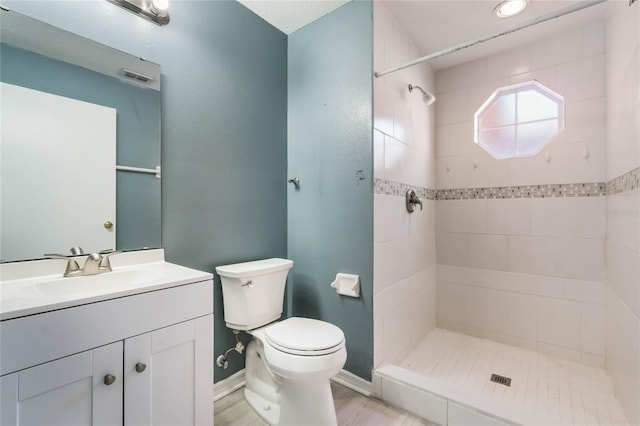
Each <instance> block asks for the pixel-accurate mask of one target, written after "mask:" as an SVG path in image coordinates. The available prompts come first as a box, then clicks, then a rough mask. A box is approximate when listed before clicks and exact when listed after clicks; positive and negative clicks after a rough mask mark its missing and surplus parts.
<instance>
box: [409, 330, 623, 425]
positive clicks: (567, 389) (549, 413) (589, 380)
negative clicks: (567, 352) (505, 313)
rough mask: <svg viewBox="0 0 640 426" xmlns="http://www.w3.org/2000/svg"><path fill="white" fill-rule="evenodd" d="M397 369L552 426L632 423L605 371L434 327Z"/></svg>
mask: <svg viewBox="0 0 640 426" xmlns="http://www.w3.org/2000/svg"><path fill="white" fill-rule="evenodd" d="M396 365H398V366H399V367H402V368H405V369H407V370H411V371H413V372H416V373H419V374H421V375H424V376H426V377H429V378H430V379H433V380H437V381H440V382H442V383H446V384H447V385H448V386H454V387H456V388H457V389H461V390H464V391H466V392H468V393H470V394H473V395H477V396H481V397H482V399H483V400H487V399H490V400H491V401H492V402H494V403H498V404H501V405H508V406H510V407H511V408H513V409H516V410H520V411H522V412H526V413H528V414H532V415H538V416H544V417H546V418H549V419H550V420H551V421H552V423H555V422H557V424H561V425H627V421H626V419H625V415H624V412H623V411H622V407H621V406H620V403H619V402H618V400H617V399H616V397H615V394H614V392H613V385H612V383H611V379H610V378H609V376H608V375H607V373H606V371H605V370H603V369H599V368H594V367H590V366H587V365H583V364H580V363H576V362H572V361H567V360H563V359H560V358H555V357H552V356H549V355H545V354H542V353H538V352H534V351H530V350H527V349H522V348H517V347H513V346H508V345H504V344H501V343H497V342H494V341H491V340H485V339H479V338H476V337H472V336H468V335H465V334H460V333H456V332H453V331H449V330H444V329H434V330H433V331H432V332H431V333H429V334H428V335H427V336H426V337H425V338H424V339H423V340H422V341H420V342H419V343H418V344H417V345H416V346H415V348H414V349H413V350H412V351H411V352H410V353H409V354H408V355H406V356H405V357H404V358H402V359H401V360H399V362H398V363H396ZM494 373H495V374H499V375H501V376H506V377H509V378H511V386H509V387H507V386H504V385H501V384H498V383H494V382H492V381H490V378H491V375H492V374H494Z"/></svg>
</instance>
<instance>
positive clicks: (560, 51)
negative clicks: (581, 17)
mask: <svg viewBox="0 0 640 426" xmlns="http://www.w3.org/2000/svg"><path fill="white" fill-rule="evenodd" d="M582 31H583V30H582V29H577V30H573V31H570V32H567V33H564V34H562V36H559V37H554V38H553V42H552V43H548V42H546V43H536V44H534V45H533V46H532V47H531V67H532V68H533V69H539V68H547V67H550V66H554V65H558V64H562V63H565V62H571V61H574V60H576V59H579V58H580V57H581V56H582V53H583V47H582V46H583V45H582V42H583V38H582Z"/></svg>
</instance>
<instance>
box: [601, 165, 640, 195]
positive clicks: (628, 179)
mask: <svg viewBox="0 0 640 426" xmlns="http://www.w3.org/2000/svg"><path fill="white" fill-rule="evenodd" d="M638 188H640V167H638V168H637V169H635V170H631V171H630V172H628V173H625V174H623V175H621V176H618V177H617V178H613V179H611V180H610V181H609V182H607V194H608V195H613V194H620V193H622V192H627V191H633V190H635V189H638Z"/></svg>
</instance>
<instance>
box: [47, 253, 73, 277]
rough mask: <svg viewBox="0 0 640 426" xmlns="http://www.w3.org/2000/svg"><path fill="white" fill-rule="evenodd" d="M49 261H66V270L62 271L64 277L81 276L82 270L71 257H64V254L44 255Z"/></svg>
mask: <svg viewBox="0 0 640 426" xmlns="http://www.w3.org/2000/svg"><path fill="white" fill-rule="evenodd" d="M45 256H47V257H48V258H50V259H62V260H66V261H67V268H66V269H65V270H64V277H65V278H66V277H77V276H79V275H82V269H80V265H78V262H76V260H75V259H74V258H73V257H68V256H65V255H64V254H56V253H45Z"/></svg>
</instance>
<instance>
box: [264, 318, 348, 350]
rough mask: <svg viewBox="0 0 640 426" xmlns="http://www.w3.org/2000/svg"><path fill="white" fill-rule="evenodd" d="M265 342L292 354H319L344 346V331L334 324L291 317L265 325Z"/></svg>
mask: <svg viewBox="0 0 640 426" xmlns="http://www.w3.org/2000/svg"><path fill="white" fill-rule="evenodd" d="M264 335H265V340H266V342H267V343H268V344H269V345H270V346H271V347H273V348H275V349H277V350H279V351H281V352H285V353H288V354H292V355H302V356H320V355H327V354H331V353H334V352H336V351H338V350H340V349H341V348H342V347H344V333H343V332H342V330H340V328H338V327H336V326H335V325H333V324H331V323H328V322H324V321H319V320H314V319H310V318H298V317H292V318H289V319H286V320H284V321H280V322H278V323H276V324H273V325H271V326H269V327H267V328H266V329H265V330H264Z"/></svg>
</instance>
